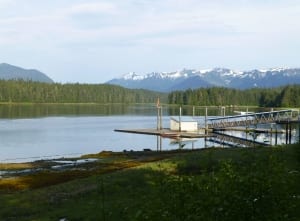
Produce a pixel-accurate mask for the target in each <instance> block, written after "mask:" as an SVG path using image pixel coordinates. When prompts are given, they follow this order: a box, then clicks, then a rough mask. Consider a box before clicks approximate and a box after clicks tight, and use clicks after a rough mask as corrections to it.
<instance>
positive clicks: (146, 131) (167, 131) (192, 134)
mask: <svg viewBox="0 0 300 221" xmlns="http://www.w3.org/2000/svg"><path fill="white" fill-rule="evenodd" d="M115 131H116V132H123V133H134V134H145V135H156V136H161V137H168V138H176V137H178V138H204V137H211V136H212V134H205V133H203V131H202V130H201V131H195V132H185V131H173V130H170V129H168V128H164V129H161V130H158V129H115Z"/></svg>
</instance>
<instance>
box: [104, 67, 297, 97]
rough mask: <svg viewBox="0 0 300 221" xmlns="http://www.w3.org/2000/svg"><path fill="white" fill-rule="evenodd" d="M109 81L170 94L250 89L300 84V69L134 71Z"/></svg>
mask: <svg viewBox="0 0 300 221" xmlns="http://www.w3.org/2000/svg"><path fill="white" fill-rule="evenodd" d="M125 76H126V77H124V76H122V77H121V78H116V79H112V80H110V81H108V82H107V83H109V84H116V85H121V86H124V87H128V88H144V89H149V90H157V91H162V92H169V91H172V90H186V89H189V88H190V89H194V88H201V87H229V88H237V89H247V88H254V87H278V86H283V85H287V84H300V68H270V69H262V70H258V69H254V70H251V71H236V70H232V69H228V68H213V69H203V70H195V69H182V70H181V71H174V72H152V73H149V74H145V75H137V74H135V73H134V72H132V73H130V74H127V75H125Z"/></svg>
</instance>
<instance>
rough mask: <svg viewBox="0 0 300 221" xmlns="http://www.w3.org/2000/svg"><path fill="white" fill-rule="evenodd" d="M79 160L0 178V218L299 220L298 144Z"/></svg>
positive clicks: (132, 154)
mask: <svg viewBox="0 0 300 221" xmlns="http://www.w3.org/2000/svg"><path fill="white" fill-rule="evenodd" d="M85 157H87V158H91V157H93V158H100V159H102V160H100V161H98V162H94V163H91V164H88V165H85V166H82V167H75V168H72V169H69V170H64V171H50V170H49V171H47V170H45V171H42V172H39V173H34V174H29V175H22V176H18V177H9V178H2V179H1V180H0V205H1V207H0V220H63V219H64V220H118V221H119V220H128V221H129V220H130V221H131V220H172V221H174V220H175V221H176V220H205V221H210V220H214V221H216V220H222V221H223V220H230V221H232V220H235V221H236V220H237V221H238V220H243V221H245V220H256V221H257V220H278V221H279V220H280V221H281V220H295V221H297V220H300V212H299V208H300V145H299V144H295V145H290V146H282V147H273V148H269V147H268V148H259V147H257V148H251V149H246V148H243V149H242V148H230V149H217V148H211V149H204V150H199V151H174V152H167V153H166V152H163V153H154V152H150V153H146V152H144V153H119V154H113V153H102V154H99V155H90V156H85ZM35 166H37V165H27V164H24V165H23V167H26V168H28V167H35ZM13 167H14V168H19V167H22V166H19V167H17V166H16V165H14V166H13ZM0 168H2V169H3V168H5V169H9V165H1V166H0Z"/></svg>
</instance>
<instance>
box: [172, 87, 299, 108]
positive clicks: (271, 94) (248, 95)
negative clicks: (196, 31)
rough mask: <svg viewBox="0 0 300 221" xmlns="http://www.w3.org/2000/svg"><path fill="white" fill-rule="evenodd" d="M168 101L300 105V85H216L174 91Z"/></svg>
mask: <svg viewBox="0 0 300 221" xmlns="http://www.w3.org/2000/svg"><path fill="white" fill-rule="evenodd" d="M168 103H169V104H181V105H197V106H210V105H216V106H222V105H224V106H226V105H247V106H260V107H300V85H288V86H285V87H279V88H254V89H248V90H238V89H230V88H219V87H215V88H200V89H195V90H192V89H190V90H186V91H174V92H171V93H170V94H169V95H168Z"/></svg>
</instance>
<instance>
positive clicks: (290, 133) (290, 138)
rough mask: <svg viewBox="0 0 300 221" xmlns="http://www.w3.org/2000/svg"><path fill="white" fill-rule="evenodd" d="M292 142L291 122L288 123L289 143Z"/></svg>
mask: <svg viewBox="0 0 300 221" xmlns="http://www.w3.org/2000/svg"><path fill="white" fill-rule="evenodd" d="M291 143H292V124H291V123H289V144H291Z"/></svg>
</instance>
